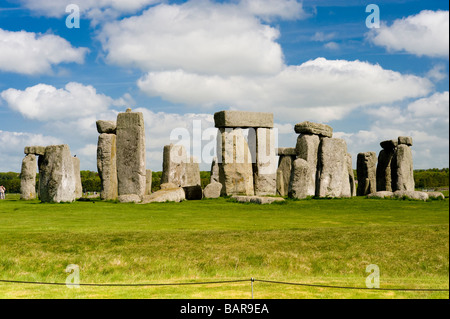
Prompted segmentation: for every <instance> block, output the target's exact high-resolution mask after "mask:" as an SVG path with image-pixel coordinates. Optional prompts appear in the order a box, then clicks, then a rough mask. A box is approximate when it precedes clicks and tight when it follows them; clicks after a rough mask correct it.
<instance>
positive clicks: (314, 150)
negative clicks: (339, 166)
mask: <svg viewBox="0 0 450 319" xmlns="http://www.w3.org/2000/svg"><path fill="white" fill-rule="evenodd" d="M319 145H320V137H319V136H318V135H312V134H301V135H300V136H299V137H298V138H297V145H296V147H295V151H296V153H297V158H302V159H304V160H305V161H307V162H308V163H309V165H311V170H310V172H311V180H312V181H313V185H314V188H316V186H315V185H316V178H317V177H316V176H317V160H318V153H319Z"/></svg>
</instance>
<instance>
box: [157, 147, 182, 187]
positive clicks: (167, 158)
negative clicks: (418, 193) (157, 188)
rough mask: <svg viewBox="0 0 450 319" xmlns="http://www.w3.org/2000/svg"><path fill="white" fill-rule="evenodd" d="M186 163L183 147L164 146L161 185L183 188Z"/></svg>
mask: <svg viewBox="0 0 450 319" xmlns="http://www.w3.org/2000/svg"><path fill="white" fill-rule="evenodd" d="M186 162H187V155H186V149H185V148H184V146H183V145H174V144H170V145H166V146H164V154H163V172H162V175H161V184H164V183H173V184H175V185H177V186H184V185H185V184H186Z"/></svg>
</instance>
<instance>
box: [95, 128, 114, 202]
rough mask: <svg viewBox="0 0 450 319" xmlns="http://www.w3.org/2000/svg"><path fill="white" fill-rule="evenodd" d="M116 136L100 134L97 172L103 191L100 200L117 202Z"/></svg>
mask: <svg viewBox="0 0 450 319" xmlns="http://www.w3.org/2000/svg"><path fill="white" fill-rule="evenodd" d="M116 154H117V149H116V135H115V134H106V133H103V134H100V135H99V137H98V144H97V171H98V175H99V177H100V180H101V185H102V189H101V192H100V198H101V199H103V200H116V199H117V197H118V196H119V195H118V181H117V164H116Z"/></svg>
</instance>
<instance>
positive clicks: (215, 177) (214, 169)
mask: <svg viewBox="0 0 450 319" xmlns="http://www.w3.org/2000/svg"><path fill="white" fill-rule="evenodd" d="M210 182H211V183H212V182H219V163H218V161H217V157H214V158H213V160H212V163H211V180H210Z"/></svg>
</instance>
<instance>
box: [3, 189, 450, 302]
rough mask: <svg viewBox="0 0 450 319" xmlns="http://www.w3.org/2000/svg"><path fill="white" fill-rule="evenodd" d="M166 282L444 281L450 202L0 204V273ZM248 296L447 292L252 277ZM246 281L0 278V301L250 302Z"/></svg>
mask: <svg viewBox="0 0 450 319" xmlns="http://www.w3.org/2000/svg"><path fill="white" fill-rule="evenodd" d="M69 264H76V265H78V266H79V267H80V278H81V283H175V282H196V281H218V280H233V279H249V278H251V277H254V278H257V279H266V280H276V281H289V282H301V283H309V284H324V285H339V286H342V285H344V286H352V287H365V280H366V277H367V276H368V273H366V271H365V270H366V266H367V265H369V264H376V265H378V266H379V268H380V282H381V288H444V289H448V287H449V200H448V199H445V200H441V201H430V202H420V201H405V200H382V199H365V198H352V199H333V200H318V199H317V200H303V201H293V200H288V201H287V202H286V203H284V204H272V205H257V204H239V203H233V202H231V201H229V200H227V199H224V198H221V199H217V200H202V201H185V202H182V203H152V204H147V205H137V204H118V203H113V202H100V201H93V202H76V203H72V204H42V203H40V202H38V201H30V202H23V201H19V200H18V197H17V196H14V195H9V198H8V199H7V200H5V201H0V279H2V280H23V281H45V282H62V283H64V282H65V280H66V277H67V273H65V268H66V266H67V265H69ZM254 296H255V298H449V293H448V291H447V292H400V291H373V290H370V291H367V290H341V289H330V288H314V287H301V286H285V285H276V284H267V283H261V282H255V283H254ZM250 297H251V288H250V283H248V282H245V283H233V284H225V285H222V284H209V285H202V286H180V287H174V286H169V287H83V286H82V287H80V288H79V289H68V288H67V287H65V286H39V285H31V284H14V283H1V282H0V298H250Z"/></svg>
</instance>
